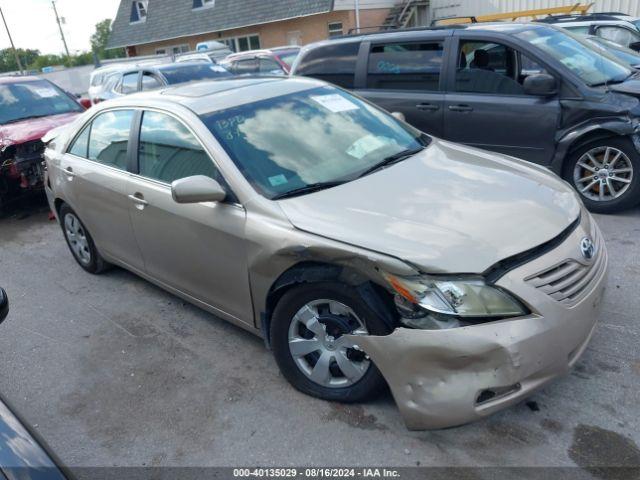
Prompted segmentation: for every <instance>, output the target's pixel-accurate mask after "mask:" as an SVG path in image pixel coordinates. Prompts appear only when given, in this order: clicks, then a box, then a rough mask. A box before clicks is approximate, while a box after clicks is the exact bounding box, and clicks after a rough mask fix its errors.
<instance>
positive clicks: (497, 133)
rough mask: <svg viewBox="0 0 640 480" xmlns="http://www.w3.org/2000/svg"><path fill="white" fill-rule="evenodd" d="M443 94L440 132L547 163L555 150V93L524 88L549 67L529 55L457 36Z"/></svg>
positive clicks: (557, 116) (557, 107)
mask: <svg viewBox="0 0 640 480" xmlns="http://www.w3.org/2000/svg"><path fill="white" fill-rule="evenodd" d="M456 58H457V59H458V65H456V68H455V75H452V77H453V78H451V81H450V82H449V93H447V95H446V99H445V111H444V125H445V127H444V138H446V139H447V140H451V141H453V142H459V143H464V144H466V145H470V146H474V147H478V148H484V149H487V150H493V151H496V152H500V153H504V154H507V155H512V156H514V157H518V158H522V159H525V160H528V161H531V162H535V163H540V164H543V165H547V164H549V163H550V162H551V159H552V158H553V154H554V152H555V134H556V131H557V128H558V125H559V122H560V102H559V97H558V96H557V95H556V96H554V97H549V98H547V97H537V96H531V95H526V94H525V93H524V87H523V82H524V80H525V79H526V77H527V76H528V75H533V74H536V73H547V72H546V71H545V69H544V68H543V67H542V66H541V65H540V64H539V63H538V62H536V61H535V60H533V59H531V58H530V57H529V56H527V55H525V54H524V53H521V52H519V51H517V50H516V49H514V48H512V47H510V46H508V45H505V44H502V43H499V42H493V41H488V40H481V39H478V40H474V39H461V40H460V42H459V45H458V54H457V57H456Z"/></svg>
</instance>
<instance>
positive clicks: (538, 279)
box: [525, 235, 607, 306]
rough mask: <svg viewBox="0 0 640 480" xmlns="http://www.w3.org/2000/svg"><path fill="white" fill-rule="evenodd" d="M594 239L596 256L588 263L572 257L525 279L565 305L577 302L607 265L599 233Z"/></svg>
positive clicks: (605, 253) (605, 252)
mask: <svg viewBox="0 0 640 480" xmlns="http://www.w3.org/2000/svg"><path fill="white" fill-rule="evenodd" d="M595 241H596V256H595V257H594V258H593V260H592V261H591V263H590V264H585V263H582V262H579V261H577V260H574V259H569V260H565V261H564V262H562V263H560V264H559V265H556V266H554V267H550V268H548V269H546V270H543V271H542V272H540V273H537V274H535V275H533V276H531V277H528V278H526V279H525V281H526V282H528V283H529V284H531V285H533V286H534V287H536V288H538V289H540V290H542V291H543V292H544V293H546V294H547V295H549V296H550V297H551V298H553V299H555V300H557V301H558V302H561V303H563V304H565V305H567V306H573V305H575V304H577V303H578V302H580V300H582V299H583V298H584V297H585V296H586V295H587V294H588V293H589V292H590V291H591V285H592V284H593V283H594V282H595V281H596V280H597V279H599V278H600V276H601V275H602V273H603V271H604V269H605V268H606V265H607V251H606V249H605V247H604V241H603V240H602V238H601V236H600V235H598V236H597V237H596V238H595Z"/></svg>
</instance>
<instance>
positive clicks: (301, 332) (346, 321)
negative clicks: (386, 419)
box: [270, 283, 390, 403]
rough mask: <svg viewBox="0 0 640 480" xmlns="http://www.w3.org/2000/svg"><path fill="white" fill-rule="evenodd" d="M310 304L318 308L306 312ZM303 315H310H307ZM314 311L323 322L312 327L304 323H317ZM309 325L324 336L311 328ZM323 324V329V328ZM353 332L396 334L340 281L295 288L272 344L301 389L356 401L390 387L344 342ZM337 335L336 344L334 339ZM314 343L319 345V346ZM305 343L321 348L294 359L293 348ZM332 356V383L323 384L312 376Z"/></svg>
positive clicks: (278, 314) (277, 314) (280, 310)
mask: <svg viewBox="0 0 640 480" xmlns="http://www.w3.org/2000/svg"><path fill="white" fill-rule="evenodd" d="M323 302H324V303H323ZM327 302H328V303H327ZM310 305H313V306H312V307H310V308H311V310H309V309H307V308H306V307H309V306H310ZM340 305H341V306H340ZM344 307H346V309H345V308H344ZM314 309H315V310H314ZM301 311H304V312H306V313H303V314H301V313H300V312H301ZM314 312H315V313H317V314H318V316H317V317H316V320H317V323H314V322H313V321H312V320H311V321H309V322H307V323H306V324H305V323H303V322H301V321H300V319H305V320H306V319H309V318H311V319H312V318H313V315H314ZM301 324H302V326H301ZM307 324H308V325H310V328H314V329H315V332H319V333H314V331H312V330H310V329H307V328H306V325H307ZM319 326H320V327H321V328H322V330H318V327H319ZM348 331H351V332H352V333H354V334H363V335H366V334H370V335H387V334H389V333H390V329H389V327H388V326H387V325H386V324H385V323H384V322H383V321H382V320H381V318H380V317H379V316H378V315H377V314H376V313H375V312H374V311H373V310H372V309H371V308H369V307H368V305H367V304H366V303H365V302H364V301H363V300H362V298H361V297H360V295H359V294H358V292H357V291H356V290H355V289H354V288H352V287H349V286H347V285H341V284H335V283H317V284H302V285H299V286H296V287H293V288H292V289H290V290H289V291H287V292H286V293H285V294H284V295H283V296H282V298H281V299H280V301H279V302H278V304H277V306H276V308H275V310H274V312H273V317H272V321H271V329H270V335H271V345H272V348H273V353H274V356H275V359H276V362H277V364H278V367H280V371H281V372H282V374H283V375H284V377H285V378H286V379H287V380H288V381H289V383H291V385H293V386H294V387H295V388H296V389H298V390H299V391H301V392H303V393H306V394H307V395H311V396H313V397H317V398H321V399H323V400H330V401H337V402H343V403H353V402H360V401H363V400H366V399H370V398H373V397H375V396H376V395H378V394H379V393H380V392H381V391H382V390H383V389H384V388H385V387H386V382H385V380H384V378H383V377H382V374H381V373H380V371H379V370H378V369H377V367H376V366H375V365H374V364H373V362H371V360H370V359H369V358H368V357H367V356H366V354H365V353H364V352H363V351H362V350H360V349H359V348H358V347H357V346H354V345H353V344H350V343H349V342H347V340H346V339H342V340H341V337H342V335H344V333H345V332H348ZM323 333H324V337H323V336H322V334H323ZM299 336H300V337H299ZM310 336H311V337H312V338H310ZM334 337H335V344H334V343H333V340H332V338H334ZM292 338H293V340H291V339H292ZM309 338H310V339H309ZM314 339H316V340H318V342H319V343H316V344H314V343H313V342H314ZM290 340H291V341H290ZM305 341H306V342H307V343H309V344H310V345H312V346H311V347H310V348H315V347H316V346H317V347H319V348H318V350H316V351H313V352H310V353H309V354H308V355H304V356H303V355H301V354H300V352H298V355H297V356H295V358H294V355H293V353H292V348H294V347H292V346H290V345H293V343H294V342H305ZM342 342H344V343H342ZM349 345H351V347H348V346H349ZM304 348H305V349H306V346H305V347H304ZM329 349H331V350H329ZM327 358H330V360H329V365H330V366H329V369H328V372H329V380H328V383H331V385H328V384H327V381H325V382H324V383H319V382H317V381H314V380H312V378H311V377H312V376H313V375H314V374H313V372H314V371H315V370H316V368H317V367H318V366H319V365H326V364H327V361H325V360H326V359H327ZM314 359H315V365H314ZM338 361H340V365H339V364H338ZM345 361H346V362H345ZM341 365H342V366H341ZM345 366H346V367H349V368H348V369H345V371H347V372H349V373H350V375H349V376H347V375H346V374H344V373H343V371H342V369H343V368H344V367H345ZM352 367H355V368H352ZM321 370H322V371H324V369H321ZM321 370H318V372H320V371H321ZM310 371H311V374H310ZM305 372H306V373H305ZM359 375H361V376H359ZM325 378H326V377H325Z"/></svg>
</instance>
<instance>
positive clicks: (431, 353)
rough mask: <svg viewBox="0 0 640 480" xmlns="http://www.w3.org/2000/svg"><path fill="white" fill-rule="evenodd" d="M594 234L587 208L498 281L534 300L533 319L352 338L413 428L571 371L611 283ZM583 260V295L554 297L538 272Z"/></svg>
mask: <svg viewBox="0 0 640 480" xmlns="http://www.w3.org/2000/svg"><path fill="white" fill-rule="evenodd" d="M587 232H590V233H591V235H592V236H593V238H596V236H597V237H598V238H600V239H601V235H600V232H599V230H598V227H597V226H596V225H595V223H591V220H590V217H589V215H588V214H587V215H586V216H585V220H584V221H583V222H582V223H581V225H579V226H578V228H577V229H576V230H575V231H574V232H573V233H572V234H571V235H570V236H569V237H568V238H567V240H566V241H565V242H563V243H562V244H561V245H560V246H559V247H558V248H556V249H554V250H553V251H552V252H549V253H547V254H545V255H543V256H541V257H538V258H537V259H535V260H533V261H532V262H530V263H528V264H526V265H523V266H521V267H519V268H517V269H515V270H512V271H511V272H509V273H507V274H506V275H505V276H503V277H502V278H501V279H500V280H499V281H498V282H496V284H497V285H498V286H500V287H502V288H504V289H506V290H508V291H510V292H512V293H514V294H515V295H517V296H518V297H520V298H521V299H523V300H524V301H525V302H527V303H528V304H529V305H530V307H531V311H533V312H535V313H534V314H531V315H529V316H526V317H520V318H516V319H509V320H502V321H496V322H491V323H486V324H481V325H474V326H468V327H462V328H455V329H449V330H412V329H408V328H398V329H396V330H395V331H394V332H393V333H392V334H391V335H388V336H380V337H375V336H365V337H360V336H359V337H351V338H352V339H353V341H354V342H356V343H357V344H358V345H359V346H360V347H361V348H362V349H363V350H364V351H365V352H367V354H368V355H369V356H370V357H371V358H372V360H373V362H374V363H375V364H376V366H377V367H378V368H379V369H380V371H381V372H382V375H383V376H384V377H385V379H386V380H387V382H388V384H389V386H390V388H391V391H392V393H393V396H394V398H395V400H396V403H397V404H398V407H399V409H400V412H401V414H402V417H403V419H404V421H405V423H406V425H407V427H408V428H409V429H411V430H425V429H437V428H446V427H452V426H456V425H461V424H464V423H468V422H471V421H474V420H478V419H480V418H483V417H486V416H487V415H490V414H492V413H494V412H496V411H498V410H500V409H502V408H505V407H507V406H509V405H512V404H515V403H517V402H519V401H521V400H522V399H523V398H525V397H527V396H529V395H530V394H531V393H532V392H533V391H534V390H536V389H537V388H539V387H541V386H543V385H545V384H546V383H547V382H549V381H551V380H553V379H555V378H557V377H559V376H561V375H564V374H566V373H567V372H568V371H569V369H570V368H571V367H572V366H573V365H574V364H575V363H576V362H577V360H578V359H579V357H580V355H581V354H582V353H583V352H584V350H585V349H586V346H587V344H588V342H589V339H590V338H591V335H592V334H593V331H594V327H595V323H596V319H597V317H598V314H599V311H600V306H601V303H602V302H601V300H602V296H603V292H604V288H605V283H606V272H607V261H608V260H607V252H606V249H605V246H604V243H603V242H602V241H601V240H600V241H599V253H598V255H597V257H596V258H594V259H593V260H592V261H586V260H585V259H584V258H583V257H582V255H581V253H580V249H579V245H580V242H581V240H582V239H584V238H585V236H586V235H587ZM567 261H569V262H580V264H581V265H582V266H583V267H584V272H586V274H585V276H584V277H582V279H583V282H584V283H585V285H582V286H581V287H582V290H581V291H580V294H579V298H577V299H576V298H574V299H573V300H572V299H571V298H569V299H563V300H562V301H559V300H558V298H560V297H561V296H562V295H561V294H557V293H556V294H554V295H555V298H554V297H552V296H551V295H550V294H549V293H548V292H549V287H541V286H540V281H538V280H537V278H539V277H538V276H539V275H540V274H541V272H542V273H544V272H551V273H549V274H548V275H553V274H554V273H553V272H554V269H556V270H557V269H559V268H561V267H562V265H563V264H565V263H566V262H567Z"/></svg>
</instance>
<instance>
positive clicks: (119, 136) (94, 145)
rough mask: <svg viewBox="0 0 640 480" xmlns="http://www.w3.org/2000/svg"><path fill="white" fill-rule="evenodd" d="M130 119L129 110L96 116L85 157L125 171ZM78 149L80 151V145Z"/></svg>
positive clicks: (131, 116) (131, 117)
mask: <svg viewBox="0 0 640 480" xmlns="http://www.w3.org/2000/svg"><path fill="white" fill-rule="evenodd" d="M132 119H133V111H131V110H114V111H110V112H105V113H102V114H100V115H98V116H97V117H96V118H95V119H94V120H93V122H92V123H91V128H90V133H89V148H88V154H87V157H88V158H89V159H90V160H94V161H96V162H99V163H102V164H104V165H108V166H110V167H114V168H118V169H120V170H126V169H127V146H128V143H129V130H130V129H131V120H132ZM83 135H84V132H83ZM81 137H82V135H81V136H80V137H78V140H76V143H78V142H79V141H80V139H81ZM74 147H75V145H74ZM78 148H79V149H81V148H82V145H79V146H78ZM72 153H73V152H72Z"/></svg>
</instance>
